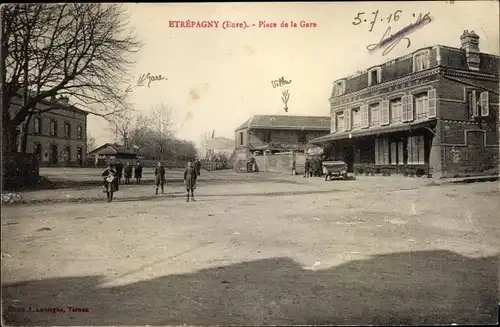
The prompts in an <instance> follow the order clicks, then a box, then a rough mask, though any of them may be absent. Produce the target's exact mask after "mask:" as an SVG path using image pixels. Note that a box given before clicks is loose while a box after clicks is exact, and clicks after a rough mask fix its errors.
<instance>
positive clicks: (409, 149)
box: [406, 136, 413, 165]
mask: <svg viewBox="0 0 500 327" xmlns="http://www.w3.org/2000/svg"><path fill="white" fill-rule="evenodd" d="M406 150H407V158H408V160H407V163H408V164H409V165H411V164H413V137H412V136H410V137H408V144H407V145H406Z"/></svg>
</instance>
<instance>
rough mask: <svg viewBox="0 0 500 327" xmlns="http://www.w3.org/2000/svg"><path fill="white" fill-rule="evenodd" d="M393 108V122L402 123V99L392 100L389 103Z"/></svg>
mask: <svg viewBox="0 0 500 327" xmlns="http://www.w3.org/2000/svg"><path fill="white" fill-rule="evenodd" d="M389 107H390V110H391V124H394V123H400V122H401V120H402V115H403V105H402V103H401V99H397V100H392V101H391V102H390V103H389Z"/></svg>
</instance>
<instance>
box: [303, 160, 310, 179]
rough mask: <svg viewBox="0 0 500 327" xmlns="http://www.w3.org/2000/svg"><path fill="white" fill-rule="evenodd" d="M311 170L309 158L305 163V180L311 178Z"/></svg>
mask: <svg viewBox="0 0 500 327" xmlns="http://www.w3.org/2000/svg"><path fill="white" fill-rule="evenodd" d="M310 169H311V163H310V162H309V158H306V161H305V162H304V178H309V170H310Z"/></svg>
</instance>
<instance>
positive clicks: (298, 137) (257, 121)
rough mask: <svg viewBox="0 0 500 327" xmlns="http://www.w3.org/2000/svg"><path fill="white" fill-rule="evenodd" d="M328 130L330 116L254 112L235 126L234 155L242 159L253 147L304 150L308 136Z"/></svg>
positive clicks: (255, 149)
mask: <svg viewBox="0 0 500 327" xmlns="http://www.w3.org/2000/svg"><path fill="white" fill-rule="evenodd" d="M328 134H330V117H323V116H287V115H254V116H252V117H250V118H249V119H248V120H247V121H245V122H244V123H243V124H242V125H240V126H239V127H238V128H236V130H235V155H236V156H237V157H238V158H239V159H244V158H246V157H247V156H248V155H251V154H253V153H254V152H256V151H267V152H270V153H277V152H284V151H296V152H304V151H305V150H307V149H308V148H309V147H312V146H313V145H312V144H310V142H309V141H310V140H311V139H314V138H318V137H321V136H324V135H328Z"/></svg>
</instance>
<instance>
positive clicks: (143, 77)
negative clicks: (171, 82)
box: [126, 73, 168, 92]
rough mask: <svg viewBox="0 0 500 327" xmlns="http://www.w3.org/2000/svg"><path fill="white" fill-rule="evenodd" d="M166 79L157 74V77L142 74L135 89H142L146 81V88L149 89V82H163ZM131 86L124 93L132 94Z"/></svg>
mask: <svg viewBox="0 0 500 327" xmlns="http://www.w3.org/2000/svg"><path fill="white" fill-rule="evenodd" d="M167 79H168V78H166V77H165V76H163V75H161V74H159V75H152V74H151V73H147V74H142V75H140V76H139V78H138V79H137V84H136V85H135V86H137V87H143V86H144V85H145V84H144V83H145V82H146V81H147V86H148V87H151V82H155V81H164V80H167ZM133 88H134V87H133V86H132V85H129V86H128V88H127V90H126V92H132V90H133Z"/></svg>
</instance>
